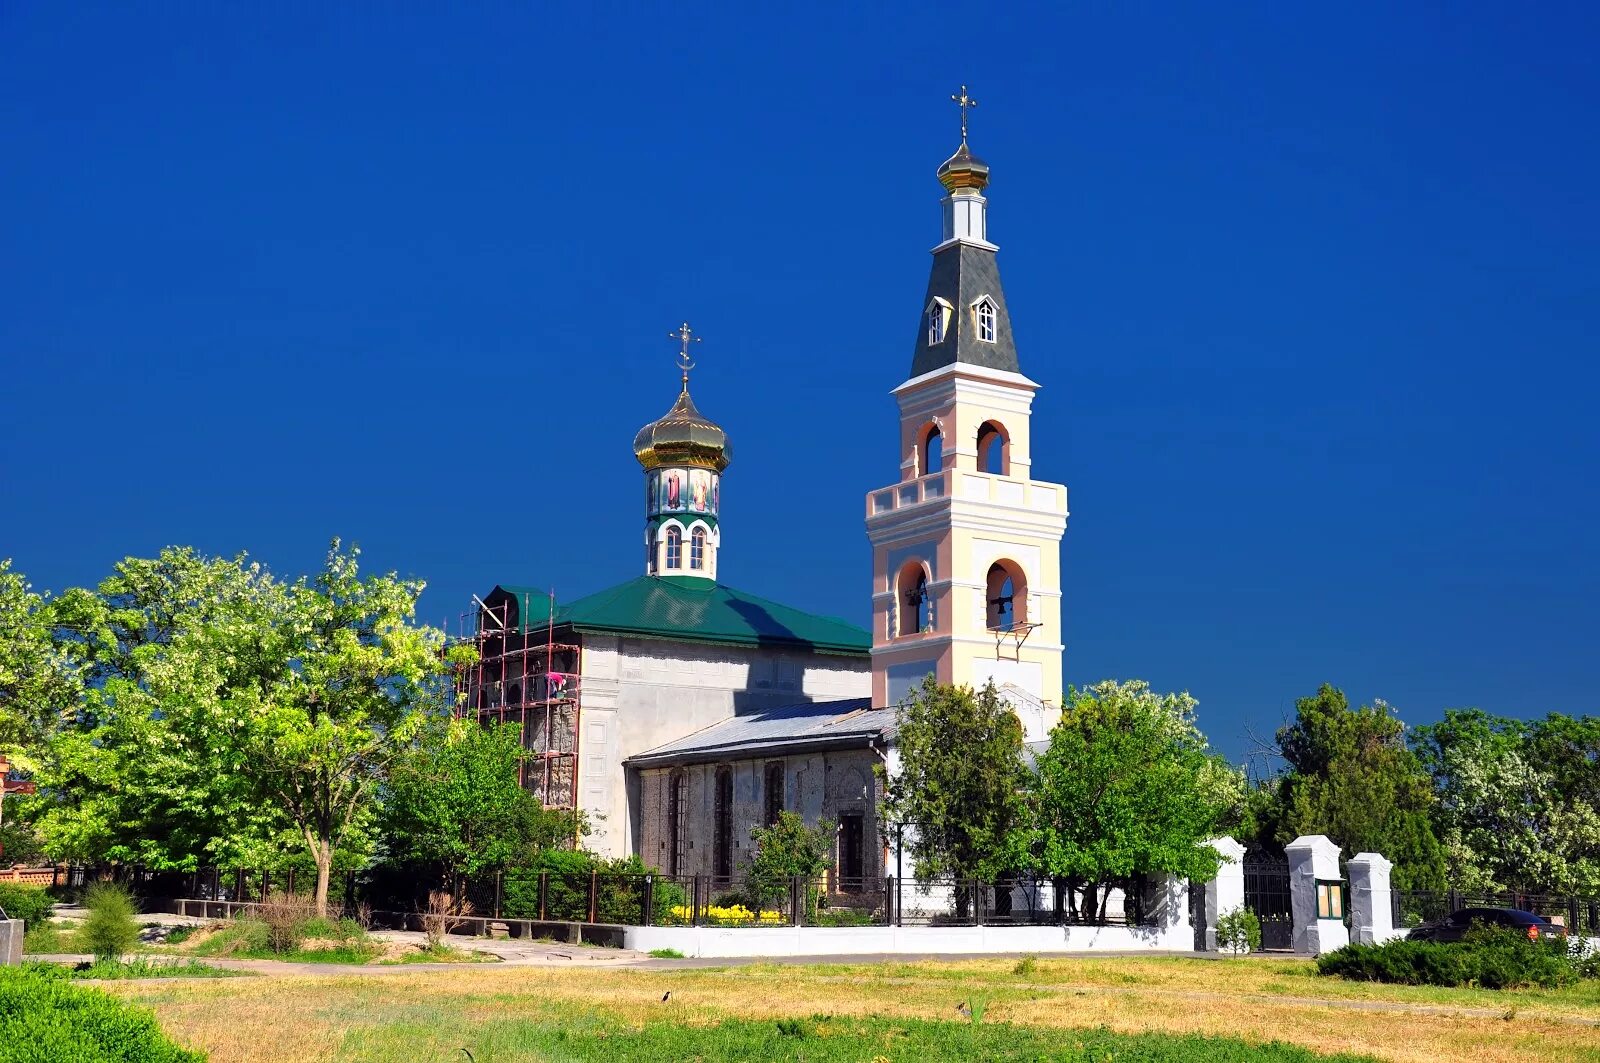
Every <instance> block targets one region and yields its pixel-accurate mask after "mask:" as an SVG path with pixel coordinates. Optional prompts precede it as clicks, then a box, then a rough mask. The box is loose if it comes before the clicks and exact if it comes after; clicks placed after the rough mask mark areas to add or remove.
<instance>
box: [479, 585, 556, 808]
mask: <svg viewBox="0 0 1600 1063" xmlns="http://www.w3.org/2000/svg"><path fill="white" fill-rule="evenodd" d="M491 597H493V596H492V595H491ZM541 598H543V596H542V595H541V596H540V597H539V598H532V599H530V597H529V596H528V595H526V594H525V595H522V596H521V598H520V599H513V598H505V599H502V600H501V601H500V602H498V603H496V604H495V605H489V604H486V603H484V602H483V601H482V600H480V599H478V598H477V597H476V596H474V597H473V601H474V603H475V604H476V605H477V609H476V610H475V611H474V612H473V613H472V614H471V616H472V619H471V621H470V622H469V621H468V619H467V616H468V614H465V613H463V614H462V619H461V628H460V633H459V634H458V636H457V637H458V639H460V640H461V641H464V642H470V643H472V644H473V646H474V648H475V649H476V650H477V653H478V659H477V660H476V661H475V662H474V663H473V664H470V665H463V666H461V667H460V668H459V669H458V670H457V673H456V689H457V691H459V692H461V693H462V694H464V696H463V697H460V698H459V699H458V700H457V703H456V704H457V708H456V712H457V714H458V715H459V716H461V717H462V718H468V717H476V719H477V720H478V722H479V723H482V724H489V723H514V724H517V725H519V726H520V728H521V731H522V747H523V749H525V750H526V751H527V753H528V755H527V757H526V758H525V759H524V760H523V762H522V765H521V767H520V768H519V769H518V773H519V781H520V782H521V783H522V786H523V788H524V789H526V790H528V791H530V792H532V793H533V794H534V795H535V796H537V797H538V798H539V800H540V801H541V802H542V803H543V804H544V807H546V808H560V809H572V808H576V807H577V805H578V714H579V684H578V665H579V647H578V646H577V645H576V644H573V643H565V642H557V641H556V640H555V596H554V595H553V594H552V595H551V596H550V598H549V600H548V612H547V614H546V619H545V623H543V624H537V623H536V622H535V621H534V620H533V618H532V617H530V616H529V612H528V610H529V608H530V606H531V607H532V608H534V609H541V608H542V607H544V606H545V605H546V604H547V603H546V602H545V601H542V600H540V599H541Z"/></svg>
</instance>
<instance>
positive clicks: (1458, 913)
mask: <svg viewBox="0 0 1600 1063" xmlns="http://www.w3.org/2000/svg"><path fill="white" fill-rule="evenodd" d="M1474 925H1478V926H1504V927H1510V928H1511V929H1513V930H1520V931H1522V932H1523V933H1525V934H1527V935H1528V937H1529V938H1530V939H1532V940H1534V941H1538V940H1539V939H1540V938H1544V937H1566V935H1567V928H1566V927H1564V926H1562V925H1561V924H1559V923H1552V922H1551V921H1550V920H1548V919H1546V918H1545V917H1544V916H1542V915H1536V914H1534V913H1533V912H1524V911H1522V910H1521V909H1518V908H1458V909H1456V910H1455V911H1453V912H1451V913H1450V914H1449V915H1447V916H1445V917H1444V918H1443V919H1435V920H1433V921H1432V922H1428V923H1423V924H1422V925H1421V926H1419V927H1416V928H1415V929H1413V930H1412V931H1411V933H1409V934H1407V935H1406V936H1407V937H1409V938H1411V939H1412V940H1414V941H1460V940H1461V939H1462V938H1463V937H1465V936H1466V933H1467V931H1468V930H1470V929H1471V928H1472V927H1473V926H1474Z"/></svg>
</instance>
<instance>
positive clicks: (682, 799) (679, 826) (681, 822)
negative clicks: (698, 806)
mask: <svg viewBox="0 0 1600 1063" xmlns="http://www.w3.org/2000/svg"><path fill="white" fill-rule="evenodd" d="M688 829H689V779H688V777H687V776H686V775H685V774H684V773H683V770H682V769H679V770H677V771H674V772H673V773H672V775H671V777H670V778H669V780H668V781H667V874H669V875H681V874H683V854H684V850H686V849H688V848H689V845H688V834H687V832H688Z"/></svg>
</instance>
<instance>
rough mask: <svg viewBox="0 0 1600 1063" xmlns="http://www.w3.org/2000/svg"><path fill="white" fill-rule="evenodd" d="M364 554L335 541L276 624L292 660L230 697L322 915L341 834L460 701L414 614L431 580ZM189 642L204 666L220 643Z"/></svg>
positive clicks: (435, 643)
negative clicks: (313, 875) (296, 838)
mask: <svg viewBox="0 0 1600 1063" xmlns="http://www.w3.org/2000/svg"><path fill="white" fill-rule="evenodd" d="M358 553H359V552H358V551H357V550H355V549H351V550H350V551H348V552H342V551H341V550H340V548H339V542H338V540H334V543H333V546H332V547H331V548H330V549H329V551H328V556H327V561H326V563H325V565H324V566H323V570H322V571H321V572H320V573H319V574H318V575H317V576H316V577H315V578H314V579H309V580H308V579H301V580H298V581H297V582H296V583H295V584H294V585H293V586H292V587H290V588H289V590H288V596H287V597H288V606H289V609H288V616H287V620H286V623H285V625H284V628H285V630H283V631H281V632H280V631H274V632H273V636H274V638H275V640H281V641H279V642H278V645H279V646H280V649H279V652H280V653H281V654H282V659H283V662H284V667H283V669H282V670H281V671H280V672H279V674H278V675H277V676H276V677H275V680H274V682H272V683H271V684H269V685H266V686H264V687H262V688H260V689H244V690H239V691H237V692H236V695H237V696H236V697H235V698H233V699H230V705H229V707H230V709H231V710H232V711H233V712H234V713H235V719H237V720H238V727H237V729H236V730H235V731H234V736H235V742H236V748H237V749H238V750H239V752H240V753H241V754H242V756H243V759H244V761H245V762H246V763H248V764H249V765H250V766H251V768H250V771H251V776H252V777H253V778H254V779H256V780H258V785H259V787H260V790H261V792H262V794H263V796H265V797H267V798H270V799H275V800H278V801H280V802H281V803H282V805H283V807H284V809H285V811H286V812H287V814H288V816H289V819H290V821H291V823H292V824H293V825H294V828H295V829H296V831H298V833H299V834H300V835H301V837H302V838H303V839H304V841H305V845H306V850H307V851H308V852H309V853H310V854H311V857H312V860H313V861H314V862H315V864H316V870H317V886H316V905H317V911H318V913H319V914H326V911H327V903H328V881H329V875H330V873H331V872H332V869H333V864H334V856H335V852H336V850H337V849H338V847H339V845H340V843H341V842H342V841H344V840H345V838H346V837H347V835H349V834H350V833H351V832H353V831H356V830H359V829H361V827H362V825H363V824H364V823H365V822H366V821H367V820H368V819H369V817H371V815H372V814H373V812H374V811H375V809H376V806H377V801H378V794H379V788H380V787H381V786H382V784H383V783H384V782H385V780H386V779H387V777H388V773H389V769H390V768H391V766H392V765H393V764H394V762H395V761H396V760H397V759H398V758H399V757H400V756H402V755H403V754H404V753H406V752H407V751H408V750H409V749H410V748H411V747H412V745H413V743H414V742H415V741H416V739H417V737H418V735H419V734H420V733H421V731H422V729H423V727H424V725H425V723H426V722H427V720H428V719H429V717H430V716H432V715H438V714H442V713H443V712H445V711H448V707H449V700H448V699H449V694H448V691H449V683H448V680H447V674H448V669H449V667H450V661H451V658H452V654H449V653H446V652H445V646H444V635H443V633H442V632H439V631H437V630H434V629H432V628H426V627H419V626H415V625H413V624H412V623H411V619H412V617H413V615H414V613H415V611H416V604H417V598H418V596H420V595H421V593H422V588H423V584H422V582H421V581H415V580H401V579H399V578H397V577H396V576H395V575H394V574H393V573H391V574H389V575H385V576H366V577H363V576H362V575H361V574H360V571H359V567H358V564H357V557H358ZM261 634H262V636H263V637H265V635H266V633H265V632H263V633H261ZM187 650H188V652H187V653H185V654H184V658H185V659H186V660H187V661H189V662H191V666H193V667H204V666H205V664H204V662H206V661H208V660H209V659H210V658H211V657H212V656H213V655H214V653H215V652H216V651H215V648H214V647H213V646H212V645H211V644H210V641H209V640H208V639H207V638H198V639H196V640H195V644H194V645H193V646H191V647H187ZM453 652H459V651H453ZM465 652H467V653H470V652H471V651H470V650H465Z"/></svg>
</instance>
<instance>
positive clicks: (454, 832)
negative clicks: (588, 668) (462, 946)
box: [381, 720, 587, 888]
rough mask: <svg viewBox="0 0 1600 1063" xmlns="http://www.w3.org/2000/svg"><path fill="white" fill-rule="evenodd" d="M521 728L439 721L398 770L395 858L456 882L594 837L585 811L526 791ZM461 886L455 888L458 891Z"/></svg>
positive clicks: (393, 804)
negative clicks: (554, 805) (548, 804)
mask: <svg viewBox="0 0 1600 1063" xmlns="http://www.w3.org/2000/svg"><path fill="white" fill-rule="evenodd" d="M526 755H527V754H526V751H525V750H524V749H523V748H522V745H521V741H520V727H519V725H517V724H509V723H508V724H500V725H497V726H492V727H480V726H479V725H477V724H476V723H468V722H464V721H454V720H447V721H439V722H438V724H437V725H436V726H432V727H429V728H428V729H426V730H425V731H424V732H423V740H422V741H421V743H420V744H419V745H418V746H417V748H415V749H413V750H411V751H409V752H407V753H405V754H404V755H403V756H401V757H400V759H399V760H398V761H397V762H396V764H395V767H394V769H393V771H392V772H391V775H390V778H389V782H388V786H387V793H386V795H385V799H384V806H383V812H382V817H381V819H382V824H383V829H382V832H381V833H382V835H383V837H384V838H385V839H386V840H387V845H388V849H389V854H390V856H391V858H392V859H394V860H396V861H398V862H401V863H412V864H428V865H432V866H434V867H436V868H438V869H439V870H440V871H442V872H443V874H444V875H445V876H446V879H447V880H449V881H454V880H456V879H461V878H466V879H474V878H478V877H480V876H483V875H486V874H492V873H493V872H495V871H498V870H500V869H502V868H504V867H506V866H507V865H509V864H512V863H515V862H518V861H525V860H526V859H528V858H529V857H531V855H532V854H533V853H534V852H536V851H538V850H541V849H548V848H557V847H570V846H571V844H572V842H573V840H574V839H575V838H576V837H577V836H579V835H580V834H582V833H587V830H586V828H585V827H584V826H583V824H582V819H583V817H582V813H581V812H570V811H563V810H557V809H548V810H547V809H545V808H544V807H543V806H542V805H541V804H540V802H539V799H538V798H537V797H535V796H534V795H533V794H531V793H529V792H528V791H527V790H525V789H523V788H522V785H521V783H520V782H519V781H518V777H517V776H518V767H519V766H520V765H521V763H522V761H523V759H524V758H525V757H526ZM452 888H454V887H452Z"/></svg>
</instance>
